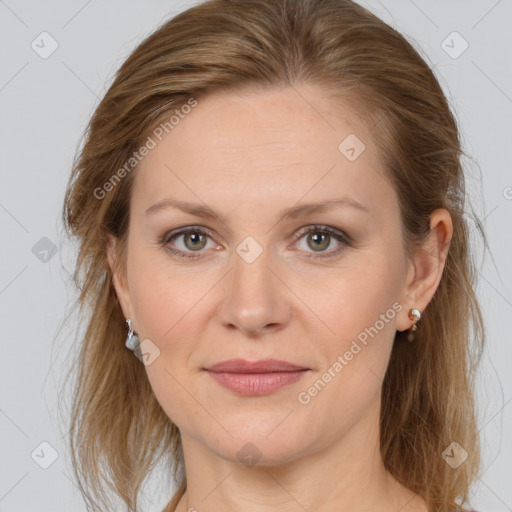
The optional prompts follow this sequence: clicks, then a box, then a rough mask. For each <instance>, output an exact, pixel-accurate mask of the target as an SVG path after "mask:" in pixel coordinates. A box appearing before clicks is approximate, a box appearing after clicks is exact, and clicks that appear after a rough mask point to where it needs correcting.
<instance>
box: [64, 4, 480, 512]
mask: <svg viewBox="0 0 512 512" xmlns="http://www.w3.org/2000/svg"><path fill="white" fill-rule="evenodd" d="M461 154H462V151H461V147H460V144H459V137H458V129H457V126H456V122H455V120H454V117H453V115H452V113H451V111H450V109H449V106H448V104H447V101H446V98H445V96H444V94H443V92H442V90H441V88H440V86H439V84H438V82H437V80H436V78H435V76H434V74H433V73H432V71H431V70H430V69H429V67H428V65H427V64H426V63H425V61H424V60H423V59H422V58H421V57H420V56H419V54H418V53H417V52H416V51H415V50H414V49H413V48H412V46H411V45H410V44H409V43H408V42H407V41H406V40H405V39H404V37H402V36H401V35H400V34H398V33H397V32H396V31H395V30H394V29H392V28H391V27H389V26H388V25H386V24H385V23H383V22H382V21H381V20H380V19H378V18H377V17H375V16H374V15H373V14H371V13H370V12H368V11H367V10H365V9H364V8H362V7H361V6H359V5H357V4H356V3H354V2H351V1H349V0H251V1H248V0H210V1H207V2H205V3H202V4H200V5H198V6H196V7H193V8H191V9H189V10H187V11H185V12H183V13H181V14H179V15H178V16H176V17H175V18H173V19H171V20H169V21H168V22H166V23H165V24H164V25H162V27H160V28H159V29H158V30H157V31H156V32H154V33H153V34H152V35H151V36H149V37H148V38H147V39H146V40H145V41H143V42H142V43H141V44H140V45H139V46H138V47H137V48H136V49H135V51H134V52H133V53H132V54H131V55H130V56H129V58H128V59H127V60H126V61H125V62H124V64H123V65H122V66H121V68H120V70H119V71H118V73H117V75H116V77H115V80H114V82H113V84H112V85H111V87H110V88H109V90H108V91H107V93H106V95H105V97H104V98H103V100H102V102H101V103H100V105H99V106H98V108H97V109H96V111H95V113H94V115H93V117H92V120H91V122H90V125H89V128H88V132H87V139H86V141H85V144H84V146H83V148H82V150H81V152H80V155H79V158H78V159H77V161H76V165H75V167H74V169H73V173H72V176H71V179H70V182H69V185H68V190H67V194H66V198H65V205H64V210H63V216H64V220H65V223H66V226H67V229H68V230H69V233H70V235H71V236H74V237H76V238H77V239H78V242H79V255H78V260H77V266H76V279H77V283H78V284H79V286H80V292H81V294H80V301H81V304H82V307H83V312H84V313H86V312H87V314H89V317H88V322H89V323H88V329H87V330H86V332H85V335H84V338H83V344H82V347H81V352H80V355H79V358H78V359H77V364H78V381H77V385H76V394H75V401H74V405H73V416H72V422H71V436H70V439H71V448H72V455H73V464H74V467H75V470H76V475H77V478H78V481H79V484H80V487H81V490H82V492H83V494H84V497H85V498H86V500H87V503H88V505H89V506H91V507H92V506H94V505H96V503H101V505H100V509H101V510H114V508H115V507H114V506H112V505H110V504H107V503H109V502H108V499H109V497H108V493H107V487H108V489H109V490H110V491H113V492H114V494H115V495H116V496H117V497H119V498H120V499H121V500H122V502H123V503H124V504H125V505H126V506H127V507H128V509H129V510H136V509H137V506H138V502H139V499H138V498H139V496H138V495H139V492H140V490H141V487H142V483H143V481H144V479H145V478H146V477H147V476H148V473H149V472H150V471H151V470H152V469H153V467H154V465H155V463H156V462H157V461H159V460H161V459H162V458H163V460H166V461H168V466H169V467H171V466H172V468H173V475H174V480H175V483H176V485H177V488H178V490H177V492H176V493H175V494H174V496H172V499H171V501H170V502H169V503H168V504H167V506H166V507H165V511H177V512H183V511H190V510H198V511H201V512H203V511H220V510H222V511H231V510H233V511H234V510H241V509H244V510H250V511H261V510H277V511H283V512H284V511H292V510H315V511H332V510H350V511H353V512H357V511H362V510H372V511H378V512H391V511H399V510H400V511H403V512H424V511H436V512H445V511H454V510H462V508H461V507H462V506H467V505H468V503H467V501H468V493H469V488H470V484H471V483H472V481H473V479H474V478H475V477H476V475H477V474H478V468H479V446H478V435H477V428H476V421H475V411H474V402H473V395H472V380H473V377H474V371H475V366H476V364H477V362H478V358H479V355H480V353H481V349H482V344H483V322H482V317H481V312H480V308H479V305H478V302H477V300H476V297H475V293H474V268H473V264H472V260H471V254H472V253H471V249H470V247H469V245H468V242H469V238H468V226H467V223H466V219H465V217H464V215H465V211H464V175H463V170H462V168H461V164H460V156H461ZM482 235H483V233H482ZM471 330H472V332H473V333H474V334H475V336H474V343H470V341H471V340H470V339H469V333H470V331H471ZM125 340H126V341H125ZM166 457H168V460H167V459H166ZM115 509H118V508H115Z"/></svg>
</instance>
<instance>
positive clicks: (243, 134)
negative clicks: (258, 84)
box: [133, 86, 393, 209]
mask: <svg viewBox="0 0 512 512" xmlns="http://www.w3.org/2000/svg"><path fill="white" fill-rule="evenodd" d="M155 142H156V146H155V147H154V148H153V149H152V150H151V151H150V152H149V154H148V155H147V156H145V157H144V159H143V160H142V162H141V164H140V165H139V168H138V169H137V170H136V179H135V184H134V192H133V206H134V207H140V208H143V207H146V208H147V207H148V206H150V203H151V204H152V203H153V202H156V201H158V200H161V199H163V198H165V197H167V196H172V197H179V198H182V199H186V200H195V201H196V202H197V201H198V200H199V199H200V200H201V201H203V202H205V203H207V204H209V205H212V206H214V207H216V208H217V207H218V208H219V209H222V207H223V205H226V204H232V203H234V202H238V203H240V202H241V201H243V202H244V204H245V205H247V208H267V207H268V206H269V205H270V204H272V202H273V201H275V202H277V206H278V207H279V209H280V208H281V207H282V206H283V204H284V203H285V204H287V205H292V204H295V203H297V202H299V201H300V200H301V198H305V199H307V201H313V200H315V199H322V198H325V197H326V196H327V195H330V196H333V193H334V194H336V192H338V195H350V196H352V197H353V198H354V199H355V200H357V201H360V202H363V203H366V205H367V206H368V207H369V208H370V209H372V208H373V207H374V205H376V204H378V203H379V202H380V203H382V199H381V198H380V196H382V194H383V192H388V196H389V192H391V196H392V192H393V191H392V190H391V187H390V185H389V183H388V182H387V181H386V180H385V179H384V178H383V170H382V168H381V163H380V161H379V158H378V155H377V151H376V146H375V143H374V141H373V140H372V138H371V135H370V133H369V132H368V131H367V129H366V127H365V126H364V124H363V123H362V121H361V120H360V119H359V118H358V117H357V115H355V114H354V113H353V112H352V111H351V110H349V109H348V108H345V107H344V106H343V104H342V103H341V101H339V100H335V99H334V98H333V97H332V96H329V95H327V93H325V92H324V91H323V90H321V89H319V88H316V87H313V86H309V87H306V86H302V87H287V88H281V89H268V90H249V89H248V90H244V91H241V92H240V91H238V92H233V91H231V92H224V93H216V94H211V95H209V96H205V97H203V98H201V99H200V100H198V104H197V106H196V107H195V108H193V109H191V111H190V113H188V114H186V115H184V116H183V118H182V119H180V121H179V123H178V124H177V125H175V126H174V127H173V128H172V130H170V131H169V133H166V134H164V135H163V137H162V140H161V141H158V140H157V139H155ZM386 187H387V188H386ZM306 196H307V197H306ZM242 206H243V205H241V207H242Z"/></svg>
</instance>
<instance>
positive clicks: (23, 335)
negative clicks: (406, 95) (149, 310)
mask: <svg viewBox="0 0 512 512" xmlns="http://www.w3.org/2000/svg"><path fill="white" fill-rule="evenodd" d="M361 3H362V4H363V5H364V6H366V7H368V8H369V9H370V10H372V11H373V12H375V13H376V14H377V15H378V16H380V17H381V18H382V19H383V20H384V21H386V22H387V23H389V24H391V25H392V26H393V27H395V28H397V29H398V30H399V31H400V32H401V33H402V34H404V35H405V36H406V37H407V38H408V39H409V40H410V41H411V42H412V43H413V44H414V45H415V47H416V48H417V49H419V50H420V52H421V53H422V55H423V56H424V57H425V58H426V59H427V61H428V62H429V64H430V65H431V66H432V67H434V68H435V73H436V75H437V77H438V78H439V80H440V82H441V85H442V87H443V89H444V91H445V93H446V95H447V96H448V98H449V101H450V104H451V105H452V108H453V109H454V111H455V114H456V117H457V120H458V122H459V125H460V129H461V136H462V140H463V146H464V149H465V151H466V152H467V153H468V154H469V155H470V158H468V159H465V162H464V164H465V166H466V172H467V182H468V197H469V198H470V200H471V203H472V205H473V206H474V208H475V211H476V213H477V214H478V215H479V217H480V219H482V220H483V224H484V226H485V229H486V232H487V235H488V239H489V251H486V252H485V253H484V251H483V250H481V248H480V249H479V252H478V253H477V257H478V259H479V260H478V268H479V285H478V288H477V292H478V296H479V298H480V300H481V303H482V306H483V309H484V314H485V320H486V325H487V347H486V352H485V355H484V358H483V361H482V366H481V370H480V376H479V380H478V388H477V396H478V402H479V426H480V434H481V438H482V448H483V455H484V461H483V476H482V478H481V479H480V480H479V481H478V482H477V485H476V486H475V488H474V497H475V500H474V505H475V506H476V508H477V510H479V511H480V512H505V511H511V510H512V485H510V484H511V483H512V462H511V459H512V436H511V434H510V433H511V432H512V403H511V401H512V378H511V369H510V365H511V361H512V343H511V337H510V329H509V326H508V320H509V319H510V317H511V316H512V271H511V266H510V262H511V258H510V253H511V251H512V240H511V239H512V228H511V220H512V172H511V164H510V149H511V145H512V140H511V129H510V120H511V116H512V56H511V55H512V31H511V30H510V27H511V26H512V23H511V22H512V1H511V0H498V1H497V0H478V1H477V0H472V1H469V0H449V1H445V0H443V1H442V0H429V1H427V0H414V1H413V0H393V1H391V0H382V1H371V0H369V1H364V2H361ZM190 5H192V2H185V1H176V0H168V1H162V0H153V1H151V2H148V1H143V0H125V1H123V2H121V1H117V2H116V1H110V2H101V1H99V0H88V1H87V0H72V1H70V0H67V1H64V0H50V1H45V2H36V1H35V0H26V1H24V0H5V1H4V0H0V48H1V53H0V55H1V66H0V109H1V115H0V130H1V132H0V141H1V142H0V144H1V150H0V158H1V160H0V164H1V165H0V173H1V187H0V226H1V228H0V229H1V233H0V234H1V249H0V313H1V315H0V318H1V323H0V329H1V331H0V332H1V338H2V342H1V347H2V354H1V357H0V365H1V368H0V375H1V386H0V432H1V436H0V449H1V456H0V461H1V463H0V464H1V468H0V512H29V511H35V510H37V511H38V512H61V511H66V512H69V511H76V512H79V511H80V512H83V511H85V506H84V504H83V501H82V500H81V498H80V495H79V492H78V490H77V488H76V486H75V483H74V481H73V477H72V470H71V466H70V462H69V451H68V447H67V440H68V437H67V435H66V434H67V427H66V423H65V419H66V414H67V412H66V411H67V407H68V406H67V405H66V402H65V400H64V399H63V398H62V396H61V399H60V400H59V393H60V390H61V386H62V385H63V384H64V382H63V381H64V380H65V375H66V373H65V372H66V369H67V368H68V366H67V365H68V364H69V361H70V359H69V357H70V356H69V353H70V352H69V351H70V350H72V349H73V348H75V347H74V345H75V344H76V339H75V338H76V332H74V330H73V322H74V320H73V315H72V316H70V317H69V324H70V326H69V327H67V329H63V330H61V331H58V329H59V327H60V326H61V325H62V322H63V321H64V319H65V318H66V317H67V316H68V315H69V314H70V305H71V304H72V302H73V300H74V299H75V294H74V291H73V289H72V287H71V286H70V280H69V273H70V272H71V271H72V267H73V258H74V253H73V247H72V246H71V245H70V244H68V243H66V241H65V240H64V239H63V235H62V226H61V224H60V218H59V216H60V211H61V207H62V199H63V195H64V190H65V186H66V182H67V179H68V176H69V173H70V169H71V165H72V160H73V156H74V154H75V152H76V150H77V148H78V145H79V142H80V138H81V136H82V134H83V131H84V128H85V126H86V123H87V121H88V119H89V118H90V116H91V114H92V112H93V110H94V108H95V106H96V105H97V104H98V102H99V99H100V98H101V97H102V96H103V94H104V93H105V91H106V89H107V87H108V85H109V84H110V82H111V79H112V77H113V74H114V72H115V71H116V69H117V68H118V67H119V66H120V64H121V63H122V61H123V60H124V58H126V56H127V55H128V53H129V52H130V51H131V50H132V49H133V48H134V47H135V46H136V45H137V44H138V43H139V42H140V41H141V40H142V39H143V38H144V37H145V36H146V35H148V34H149V33H150V32H151V31H153V30H154V29H155V28H156V27H157V26H159V25H160V24H161V23H162V22H163V21H164V20H165V19H167V18H169V17H170V16H172V15H173V14H175V13H177V12H179V11H181V10H183V9H184V8H186V7H188V6H190ZM44 32H45V33H46V34H42V33H44ZM41 39H43V40H44V43H41ZM52 50H54V51H53V53H51V55H47V54H46V53H50V52H52ZM45 52H46V53H45ZM390 72H393V71H392V70H390ZM473 227H474V226H473ZM158 474H159V473H158V472H157V473H156V474H155V478H154V479H153V480H152V481H151V482H150V486H151V485H154V489H153V490H151V489H152V488H151V487H149V488H148V489H150V490H149V491H148V496H149V497H150V498H148V500H147V503H146V505H145V508H144V510H147V511H151V512H156V511H161V508H162V505H163V504H164V503H165V502H166V501H167V500H168V498H169V496H170V495H171V494H172V488H170V487H167V488H164V489H161V488H160V487H159V486H158V478H157V477H158ZM158 489H160V491H162V493H161V494H158V492H157V491H158Z"/></svg>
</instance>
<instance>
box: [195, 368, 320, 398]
mask: <svg viewBox="0 0 512 512" xmlns="http://www.w3.org/2000/svg"><path fill="white" fill-rule="evenodd" d="M205 370H206V372H207V374H208V375H210V377H211V378H212V379H213V380H214V381H215V382H217V384H219V385H220V386H222V387H223V388H225V389H229V390H230V391H232V392H234V393H236V394H238V395H244V396H262V395H269V394H271V393H274V392H276V391H278V390H279V389H281V388H284V387H286V386H289V385H291V384H293V383H295V382H297V381H298V380H300V379H302V377H303V376H304V375H305V374H306V373H308V371H309V370H310V369H309V368H306V367H303V366H298V365H296V364H292V363H288V362H287V361H279V360H277V359H262V360H260V361H255V362H251V361H246V360H245V359H230V360H229V361H223V362H221V363H217V364H214V365H213V366H211V367H209V368H207V369H205Z"/></svg>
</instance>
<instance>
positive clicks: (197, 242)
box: [159, 226, 218, 259]
mask: <svg viewBox="0 0 512 512" xmlns="http://www.w3.org/2000/svg"><path fill="white" fill-rule="evenodd" d="M208 237H209V234H208V231H205V230H204V229H203V228H201V227H198V226H189V227H186V228H184V229H181V230H179V231H172V232H170V233H167V234H165V235H164V236H163V237H162V238H161V239H160V240H159V243H160V244H161V245H162V246H163V247H165V249H166V250H167V251H169V252H170V253H171V254H174V255H175V256H177V257H178V258H183V259H185V258H199V257H201V254H200V251H201V250H202V249H204V248H205V247H206V243H207V238H208ZM180 238H183V240H182V241H181V247H178V248H177V249H176V248H174V247H172V246H170V245H169V242H171V241H175V240H179V239H180ZM173 244H174V242H173ZM177 245H178V246H180V243H178V244H177ZM217 247H218V246H217ZM194 252H197V253H199V254H193V253H194ZM191 253H192V254H191Z"/></svg>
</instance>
